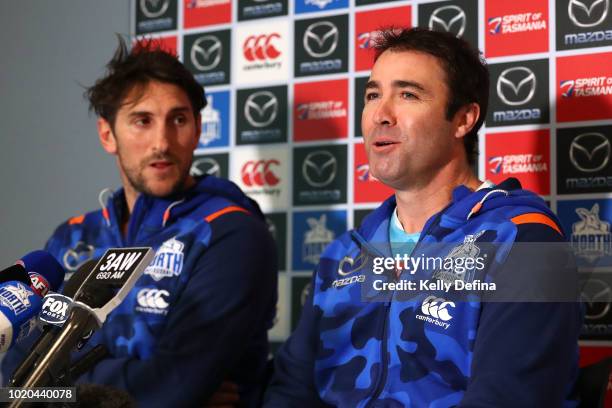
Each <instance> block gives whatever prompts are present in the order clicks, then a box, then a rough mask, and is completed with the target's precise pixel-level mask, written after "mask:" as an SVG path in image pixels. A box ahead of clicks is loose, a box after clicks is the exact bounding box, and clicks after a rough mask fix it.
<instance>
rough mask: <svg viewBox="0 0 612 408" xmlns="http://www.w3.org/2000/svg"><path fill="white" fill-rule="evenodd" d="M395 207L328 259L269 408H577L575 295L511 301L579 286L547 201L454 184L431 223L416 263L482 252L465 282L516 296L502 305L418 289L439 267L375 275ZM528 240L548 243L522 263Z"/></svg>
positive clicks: (389, 205) (508, 189)
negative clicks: (555, 283)
mask: <svg viewBox="0 0 612 408" xmlns="http://www.w3.org/2000/svg"><path fill="white" fill-rule="evenodd" d="M395 206H396V204H395V197H394V196H393V197H390V198H389V199H387V200H386V201H385V202H384V203H383V204H382V205H381V206H380V207H379V208H378V209H376V210H375V211H374V212H373V213H372V214H370V215H369V216H368V217H367V218H366V219H365V220H364V221H363V223H362V225H361V226H360V227H359V228H358V229H357V230H354V231H350V232H348V233H346V234H344V235H342V236H341V237H340V238H338V239H337V240H335V241H334V242H333V243H332V244H331V245H329V246H328V247H327V249H326V250H325V252H324V253H323V255H322V256H321V260H320V263H319V265H318V266H317V268H316V270H315V273H314V276H313V288H314V290H313V291H312V295H311V296H310V298H309V299H308V300H307V301H306V304H305V305H304V309H303V312H302V316H301V319H300V322H299V324H298V326H297V328H296V330H295V331H294V333H293V334H292V335H291V337H290V338H289V340H288V341H287V342H286V343H285V344H284V345H283V347H282V348H281V349H280V350H279V352H278V353H277V355H276V359H275V360H276V361H275V374H274V377H273V379H272V382H271V385H270V387H269V389H268V391H267V394H266V402H265V405H264V406H266V407H314V406H319V405H322V406H327V405H332V406H339V407H450V406H462V407H468V406H469V407H506V406H507V407H556V406H572V405H575V402H574V401H573V400H572V387H573V383H574V381H575V376H576V374H577V367H578V366H577V364H578V355H577V339H578V334H579V330H580V325H581V313H582V312H581V308H580V306H579V304H578V303H577V302H575V299H576V298H573V297H568V298H564V299H563V301H554V302H544V301H541V302H536V301H533V300H538V298H535V299H530V300H532V301H531V302H517V301H508V300H512V299H515V298H514V297H513V296H514V295H516V293H514V292H513V291H517V292H518V293H519V294H520V293H522V292H523V288H524V287H526V286H531V285H532V284H533V285H540V286H539V287H543V286H546V285H547V283H550V279H556V278H557V277H558V276H564V277H565V278H567V281H568V282H569V283H570V286H571V285H575V286H574V287H575V288H577V274H576V269H575V266H574V265H573V263H572V259H573V258H572V256H571V252H570V251H569V247H568V246H567V245H566V244H565V243H564V241H565V239H564V236H563V233H562V231H561V229H560V227H559V222H558V221H557V220H556V217H555V215H554V214H553V213H552V212H551V211H550V210H549V208H548V207H547V206H546V204H545V203H544V201H542V200H541V199H540V198H539V197H537V196H536V195H534V194H533V193H531V192H528V191H525V190H522V189H521V186H520V184H519V183H518V181H517V180H516V179H508V180H506V181H505V182H504V183H501V184H500V185H498V186H495V187H493V188H485V189H482V190H478V191H476V192H472V191H471V190H469V189H467V188H466V187H464V186H460V187H457V188H456V189H455V190H454V191H453V195H452V202H451V203H450V204H449V205H448V206H447V207H446V208H445V209H444V210H443V211H441V212H440V213H438V214H435V215H434V216H432V217H431V218H430V219H429V220H428V221H427V223H426V224H425V227H424V229H423V231H422V232H421V234H420V238H419V242H418V243H417V245H416V247H415V248H414V250H413V252H412V254H413V255H415V256H420V255H422V254H424V255H425V256H430V257H432V258H433V257H436V256H438V257H440V258H443V259H448V258H451V257H453V256H456V255H457V254H458V253H460V252H463V253H469V252H470V251H472V253H474V252H473V251H474V248H476V250H478V251H481V255H483V256H484V258H485V259H488V260H487V261H486V262H484V265H485V266H486V267H485V268H484V269H482V270H480V271H479V272H477V273H475V274H471V275H469V276H470V277H469V278H468V274H467V273H465V274H463V275H460V276H459V279H463V280H464V281H469V282H476V281H479V280H480V281H482V282H486V283H491V282H495V281H497V284H498V285H502V286H505V287H506V289H509V291H508V293H507V294H508V297H506V298H502V300H505V301H494V300H491V301H487V302H485V299H486V298H487V294H486V293H485V292H483V291H481V290H480V289H479V290H475V291H471V292H466V291H461V290H454V289H451V290H448V291H447V290H441V289H440V288H437V287H433V288H432V287H425V288H419V282H420V281H427V282H429V283H432V282H433V283H435V282H436V281H445V280H448V279H447V278H448V273H447V274H446V275H445V274H444V273H440V272H441V271H440V270H436V269H435V267H432V268H430V269H422V270H418V271H416V272H415V273H414V274H410V273H409V271H407V270H402V269H399V270H397V268H396V269H395V270H393V271H389V272H388V273H387V272H384V273H373V272H374V266H375V263H374V262H375V261H374V259H375V258H383V257H391V250H390V245H389V221H390V219H391V214H392V212H393V210H394V208H395ZM520 242H529V243H530V244H527V245H526V246H527V247H533V248H540V247H538V246H537V245H540V244H539V243H552V244H554V245H547V246H544V247H543V248H547V250H548V251H549V253H542V254H541V255H542V256H541V258H539V259H533V258H538V257H537V256H536V257H532V259H525V258H524V257H523V256H522V255H524V254H523V253H521V251H519V250H518V249H517V248H518V247H519V245H517V244H518V243H520ZM536 243H537V244H536ZM532 244H533V245H532ZM537 251H539V249H538V250H537ZM536 253H537V254H538V255H540V253H539V252H536ZM487 255H488V258H487ZM379 272H380V271H379ZM455 278H457V276H455ZM515 279H516V280H517V281H516V282H515V281H514V280H515ZM401 280H405V281H414V282H415V285H416V286H415V287H416V288H417V289H416V290H398V289H395V290H392V289H391V290H389V289H387V290H374V289H373V287H374V286H373V285H374V281H379V282H378V284H377V285H378V287H379V288H380V285H381V284H382V283H384V282H386V283H395V282H399V281H401ZM469 282H468V283H469ZM455 288H456V287H455ZM493 293H495V292H493ZM526 298H527V296H526ZM555 300H559V299H557V298H555Z"/></svg>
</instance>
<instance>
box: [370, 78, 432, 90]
mask: <svg viewBox="0 0 612 408" xmlns="http://www.w3.org/2000/svg"><path fill="white" fill-rule="evenodd" d="M391 86H392V87H393V88H414V89H418V90H419V91H423V92H426V90H425V88H424V87H423V85H421V84H419V83H418V82H414V81H403V80H400V79H396V80H395V81H393V82H392V83H391ZM379 87H380V84H379V83H378V82H377V81H368V83H367V84H366V86H365V89H372V88H379Z"/></svg>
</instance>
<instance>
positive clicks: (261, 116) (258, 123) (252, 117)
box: [244, 91, 278, 128]
mask: <svg viewBox="0 0 612 408" xmlns="http://www.w3.org/2000/svg"><path fill="white" fill-rule="evenodd" d="M277 115H278V99H276V96H275V95H274V94H273V93H272V92H270V91H259V92H255V93H253V94H251V95H249V97H248V98H247V100H246V102H245V104H244V116H245V117H246V119H247V121H248V122H249V124H250V125H251V126H253V127H256V128H262V127H265V126H268V125H269V124H270V123H272V122H274V119H276V116H277Z"/></svg>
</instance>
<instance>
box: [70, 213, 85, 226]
mask: <svg viewBox="0 0 612 408" xmlns="http://www.w3.org/2000/svg"><path fill="white" fill-rule="evenodd" d="M84 220H85V214H82V215H78V216H76V217H72V218H70V219H69V220H68V225H76V224H82V223H83V221H84Z"/></svg>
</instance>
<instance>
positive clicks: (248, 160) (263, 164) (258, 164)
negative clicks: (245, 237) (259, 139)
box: [231, 146, 289, 211]
mask: <svg viewBox="0 0 612 408" xmlns="http://www.w3.org/2000/svg"><path fill="white" fill-rule="evenodd" d="M288 158H289V151H288V148H287V146H280V147H276V146H274V147H272V146H269V147H267V148H266V149H261V148H258V147H255V146H243V147H240V148H236V149H235V151H233V152H232V160H231V175H232V181H234V182H235V183H236V184H238V186H239V187H240V188H241V189H242V191H244V192H245V193H246V194H247V195H248V196H249V197H251V198H253V199H254V200H256V201H257V202H258V203H259V205H260V207H261V208H262V209H263V210H264V211H269V210H275V209H285V208H287V207H288V205H289V195H288V192H287V186H288V183H289V167H288Z"/></svg>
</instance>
